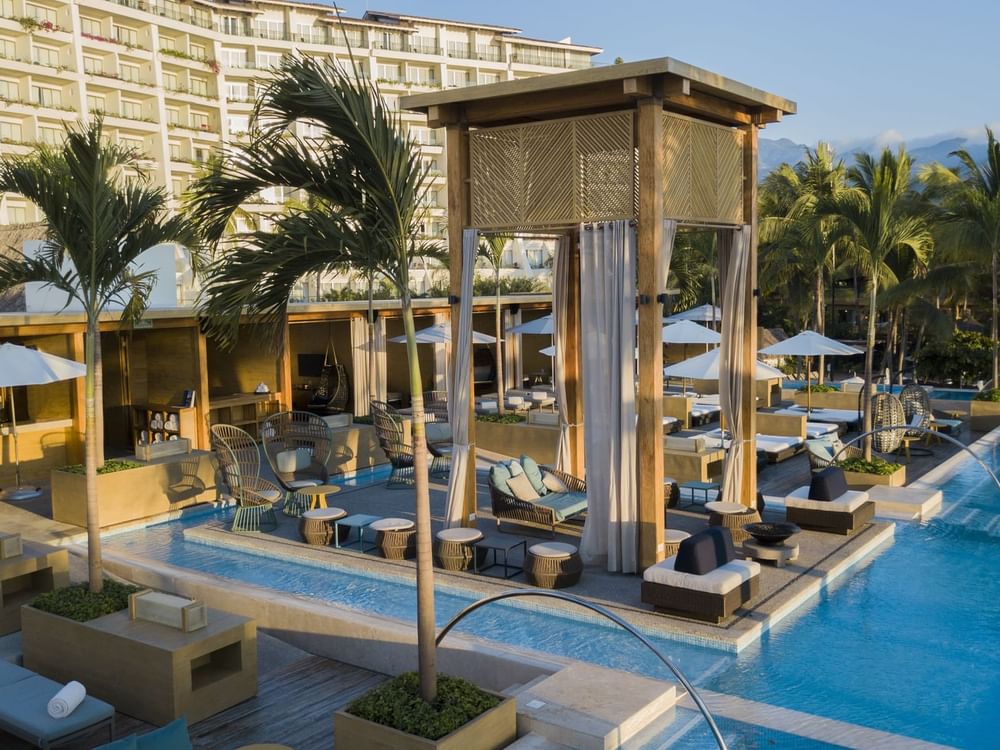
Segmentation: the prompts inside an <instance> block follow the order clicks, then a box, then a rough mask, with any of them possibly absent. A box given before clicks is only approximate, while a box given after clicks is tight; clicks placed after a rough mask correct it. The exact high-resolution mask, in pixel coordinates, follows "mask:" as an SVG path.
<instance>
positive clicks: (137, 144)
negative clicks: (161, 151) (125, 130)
mask: <svg viewBox="0 0 1000 750" xmlns="http://www.w3.org/2000/svg"><path fill="white" fill-rule="evenodd" d="M118 142H119V143H120V144H121V145H123V146H124V147H125V148H130V149H133V150H135V151H138V152H139V153H140V154H141V155H145V152H146V144H145V143H143V142H142V138H129V137H128V136H125V135H123V136H119V138H118Z"/></svg>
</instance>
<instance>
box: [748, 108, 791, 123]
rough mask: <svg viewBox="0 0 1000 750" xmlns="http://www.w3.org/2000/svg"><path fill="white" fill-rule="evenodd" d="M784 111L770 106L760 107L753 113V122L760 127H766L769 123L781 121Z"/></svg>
mask: <svg viewBox="0 0 1000 750" xmlns="http://www.w3.org/2000/svg"><path fill="white" fill-rule="evenodd" d="M783 114H784V113H783V112H782V111H781V110H780V109H772V108H770V107H758V108H757V109H755V110H754V111H753V112H752V113H751V117H752V118H753V124H754V125H757V126H758V127H764V126H765V125H767V124H768V123H772V122H781V117H782V115H783Z"/></svg>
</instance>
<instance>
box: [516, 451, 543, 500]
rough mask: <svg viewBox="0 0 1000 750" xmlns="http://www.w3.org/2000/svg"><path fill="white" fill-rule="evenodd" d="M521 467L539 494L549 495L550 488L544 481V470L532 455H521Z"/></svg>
mask: <svg viewBox="0 0 1000 750" xmlns="http://www.w3.org/2000/svg"><path fill="white" fill-rule="evenodd" d="M521 468H522V469H524V473H525V474H527V475H528V481H529V482H531V486H532V487H534V488H535V492H537V493H538V494H539V495H547V494H548V492H549V488H548V487H546V486H545V482H543V481H542V470H541V469H539V468H538V463H537V462H536V461H535V459H533V458H532V457H531V456H521Z"/></svg>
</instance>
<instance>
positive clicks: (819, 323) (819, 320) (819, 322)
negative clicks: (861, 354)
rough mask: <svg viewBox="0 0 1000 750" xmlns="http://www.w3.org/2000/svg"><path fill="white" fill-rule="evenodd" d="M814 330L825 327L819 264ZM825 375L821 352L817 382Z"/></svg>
mask: <svg viewBox="0 0 1000 750" xmlns="http://www.w3.org/2000/svg"><path fill="white" fill-rule="evenodd" d="M815 297H816V331H817V332H818V333H823V332H824V329H825V328H826V325H825V321H824V319H823V267H822V266H820V267H819V269H818V270H817V271H816V293H815ZM825 376H826V357H824V356H823V355H822V354H821V355H819V380H817V381H816V382H817V383H822V382H823V379H824V377H825Z"/></svg>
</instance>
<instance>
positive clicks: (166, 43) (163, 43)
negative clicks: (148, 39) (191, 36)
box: [160, 34, 177, 50]
mask: <svg viewBox="0 0 1000 750" xmlns="http://www.w3.org/2000/svg"><path fill="white" fill-rule="evenodd" d="M160 49H171V50H176V49H177V40H176V39H174V38H173V37H172V36H165V35H164V34H160Z"/></svg>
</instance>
